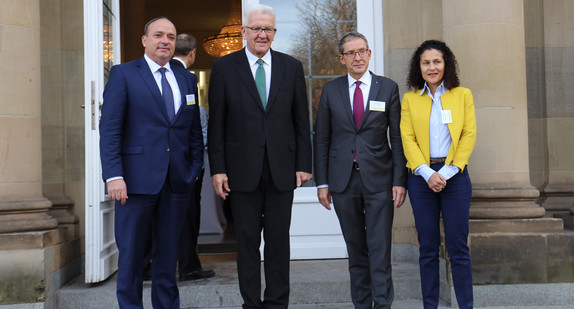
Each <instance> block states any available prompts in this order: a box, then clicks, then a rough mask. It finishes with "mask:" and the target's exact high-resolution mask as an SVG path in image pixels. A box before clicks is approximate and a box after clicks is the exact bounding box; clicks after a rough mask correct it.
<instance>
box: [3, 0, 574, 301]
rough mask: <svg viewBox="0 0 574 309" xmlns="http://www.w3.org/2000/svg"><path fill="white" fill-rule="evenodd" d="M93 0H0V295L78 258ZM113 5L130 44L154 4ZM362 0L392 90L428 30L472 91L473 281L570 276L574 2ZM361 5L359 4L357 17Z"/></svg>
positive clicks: (29, 294) (399, 231)
mask: <svg viewBox="0 0 574 309" xmlns="http://www.w3.org/2000/svg"><path fill="white" fill-rule="evenodd" d="M359 1H360V2H362V4H360V5H364V3H366V2H367V1H361V0H359ZM359 1H358V2H359ZM93 2H94V1H89V0H84V1H83V2H82V1H76V0H0V74H1V75H2V76H3V79H2V82H1V83H0V98H2V99H1V101H0V136H1V138H0V305H7V304H16V303H30V304H32V303H43V302H46V301H49V299H50V297H51V296H52V295H53V294H54V293H55V292H56V291H57V290H58V289H59V288H60V287H61V286H63V285H64V284H65V283H66V282H68V281H69V280H70V279H72V278H74V277H76V276H78V275H80V274H81V273H82V272H83V267H84V265H85V264H86V263H87V262H86V261H85V259H87V257H86V255H85V253H86V251H87V250H86V249H85V246H86V236H85V235H86V234H85V228H86V219H85V218H86V212H87V211H86V209H87V208H89V207H91V205H86V202H85V201H86V192H87V191H86V187H87V186H86V179H87V178H88V177H92V176H94V175H87V173H88V174H89V172H86V171H89V170H90V169H89V168H90V167H86V157H88V156H94V154H93V153H86V149H87V147H86V135H85V130H86V128H87V127H89V126H91V125H93V124H91V123H89V121H87V120H86V119H89V118H86V117H85V113H86V109H85V108H86V107H88V106H87V105H89V104H91V102H89V101H88V102H86V95H85V94H86V86H85V85H86V78H85V74H84V73H85V71H86V70H87V67H86V64H85V57H86V54H87V53H88V52H87V51H86V50H85V46H86V45H85V40H86V39H87V38H85V31H84V30H85V28H86V19H85V17H84V16H85V9H86V7H87V6H88V5H91V4H93ZM112 2H114V1H111V0H106V1H103V3H104V6H106V5H109V4H110V3H112ZM150 2H154V1H151V0H148V1H147V3H148V4H149V3H150ZM165 2H166V3H167V2H169V1H165ZM250 2H253V1H243V4H244V5H245V4H247V3H250ZM261 2H262V3H263V2H264V1H261ZM267 2H270V3H269V4H271V5H273V3H272V2H273V1H267ZM119 3H120V5H121V8H122V10H125V11H128V10H129V11H130V15H129V17H127V16H126V17H125V18H123V15H120V16H121V17H120V16H116V19H118V20H119V22H120V23H124V25H125V26H124V27H123V28H122V34H123V35H124V38H122V48H123V49H125V50H130V49H131V50H133V49H135V50H136V54H137V53H138V52H137V50H138V48H139V46H138V45H137V44H139V41H138V40H134V37H139V35H140V34H139V33H138V32H137V31H138V30H137V29H140V28H139V25H138V26H137V27H136V26H133V27H131V26H129V23H131V22H133V21H134V20H137V21H139V22H141V21H143V22H145V21H146V20H147V19H148V18H147V17H148V15H152V16H155V15H161V14H159V13H161V10H160V9H158V8H157V7H153V6H150V5H147V6H146V5H145V3H146V2H145V1H130V0H126V1H120V2H119ZM369 3H372V5H373V6H374V7H376V8H380V10H374V12H380V15H376V16H373V17H372V20H373V23H374V24H375V25H376V26H373V27H374V28H376V29H379V28H380V29H382V34H383V35H382V38H381V37H380V36H377V35H378V34H379V32H378V30H377V31H373V35H372V37H375V36H376V38H375V41H376V42H375V43H373V42H371V43H373V44H374V46H376V47H377V46H379V48H378V50H377V49H375V48H373V47H372V48H373V49H374V51H373V52H374V53H380V54H381V55H384V57H380V58H377V59H379V66H380V67H381V68H383V70H384V75H385V76H387V77H390V78H392V79H393V80H395V81H397V83H398V84H399V88H400V89H401V94H403V93H404V92H405V91H406V90H407V89H406V75H407V70H408V62H409V60H410V57H411V55H412V53H413V51H414V49H415V48H416V47H417V46H418V45H419V44H420V43H421V42H422V41H424V40H426V39H439V40H444V41H446V42H447V44H448V45H449V46H450V47H451V49H452V50H453V51H454V53H455V55H456V56H457V59H458V63H459V67H460V79H461V84H462V85H463V86H464V87H467V88H470V89H471V90H472V92H473V95H474V99H475V106H476V115H477V126H478V135H477V136H478V137H477V144H476V148H475V151H474V153H473V155H472V157H471V160H470V166H469V171H470V175H471V180H472V182H473V188H474V189H473V201H472V206H471V224H470V225H471V235H470V247H471V257H472V260H473V276H474V283H475V284H476V285H488V284H507V283H533V284H543V283H573V282H574V236H573V234H572V232H571V230H572V229H574V160H572V156H573V154H574V99H573V98H574V57H573V55H574V19H572V18H571V16H574V2H573V1H570V0H503V1H495V0H483V1H472V0H462V1H461V0H408V1H404V0H380V1H371V2H369ZM150 7H151V8H150ZM190 9H192V8H191V7H190ZM88 13H89V12H88ZM99 13H100V12H96V13H94V14H99ZM363 16H365V14H364V12H361V11H357V23H358V24H359V26H358V29H364V27H365V26H364V25H363V26H361V22H362V20H363V19H362V18H363ZM126 23H128V24H127V25H126ZM361 27H363V28H361ZM368 27H370V26H368ZM136 33H137V34H136ZM278 35H280V33H279V34H278ZM378 42H380V44H379V43H378ZM134 46H136V47H134ZM381 49H382V50H381ZM139 54H140V55H141V50H140V52H139ZM124 55H125V54H124ZM376 73H378V72H376ZM95 104H96V105H97V104H98V102H97V100H96V102H95ZM88 152H89V151H88ZM96 155H97V154H96ZM96 177H99V175H96ZM308 190H312V188H309V189H308ZM88 192H89V191H88ZM296 200H297V198H296ZM302 203H307V204H308V203H311V204H312V203H314V202H311V201H310V200H305V201H304V202H302ZM316 207H320V206H319V205H318V204H317V205H316ZM297 211H306V210H304V209H301V210H297ZM393 240H394V243H395V244H403V245H410V246H416V245H417V241H416V232H415V229H414V220H413V217H412V211H411V208H410V205H408V203H407V204H406V205H404V206H403V207H402V208H400V209H399V210H398V211H396V212H395V224H394V230H393ZM332 257H339V256H337V254H336V253H333V256H332ZM445 259H446V260H447V261H448V257H445Z"/></svg>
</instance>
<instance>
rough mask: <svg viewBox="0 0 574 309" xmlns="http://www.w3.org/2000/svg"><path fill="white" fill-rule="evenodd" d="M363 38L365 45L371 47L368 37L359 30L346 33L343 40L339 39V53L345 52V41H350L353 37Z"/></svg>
mask: <svg viewBox="0 0 574 309" xmlns="http://www.w3.org/2000/svg"><path fill="white" fill-rule="evenodd" d="M357 38H359V39H363V41H365V45H367V49H369V42H367V38H366V37H365V36H364V35H362V34H360V33H359V32H356V31H353V32H349V33H347V34H345V35H344V36H343V37H342V38H341V41H339V54H342V53H343V48H344V47H343V45H345V43H347V42H348V41H350V40H352V39H357Z"/></svg>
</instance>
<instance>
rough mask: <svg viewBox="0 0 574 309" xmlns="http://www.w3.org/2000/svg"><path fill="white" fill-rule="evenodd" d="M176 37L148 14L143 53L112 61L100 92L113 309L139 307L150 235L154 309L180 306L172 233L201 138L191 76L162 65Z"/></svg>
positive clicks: (195, 171) (197, 165)
mask: <svg viewBox="0 0 574 309" xmlns="http://www.w3.org/2000/svg"><path fill="white" fill-rule="evenodd" d="M175 39H176V30H175V26H174V25H173V24H172V23H171V22H170V21H169V20H168V19H167V18H164V17H162V18H156V19H152V20H151V21H150V22H148V23H147V24H146V26H145V28H144V35H143V36H142V44H143V46H144V48H145V55H144V57H143V58H141V59H139V60H135V61H132V62H128V63H125V64H121V65H117V66H114V67H112V69H111V71H110V78H109V81H108V83H107V84H106V88H105V90H104V104H103V108H102V115H101V122H100V156H101V160H102V170H103V179H104V180H105V181H106V183H107V188H108V194H109V196H110V198H112V199H114V200H116V207H115V237H116V242H117V246H118V249H119V270H118V279H117V280H118V283H117V297H118V303H119V305H120V308H143V304H142V275H143V264H142V261H143V259H144V251H145V246H146V243H147V241H148V238H149V237H151V238H152V239H153V241H152V243H153V244H154V245H153V250H152V251H153V253H152V260H153V266H152V280H153V282H152V304H153V307H154V308H179V292H178V289H177V283H176V278H175V271H176V263H177V251H178V240H179V231H180V228H181V223H182V218H183V217H184V214H185V211H186V205H187V201H188V199H189V195H190V189H191V188H192V186H193V184H194V182H195V181H196V179H197V177H198V176H199V173H200V171H201V166H202V164H203V157H202V149H203V140H202V134H201V124H200V120H199V108H198V106H197V77H195V76H194V75H192V74H190V73H189V72H187V71H186V70H184V69H181V68H179V67H174V66H170V65H169V60H170V59H171V58H172V56H173V53H174V47H175ZM149 231H151V233H150V232H149Z"/></svg>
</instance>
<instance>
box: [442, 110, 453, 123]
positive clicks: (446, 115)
mask: <svg viewBox="0 0 574 309" xmlns="http://www.w3.org/2000/svg"><path fill="white" fill-rule="evenodd" d="M441 117H442V123H443V124H447V123H452V115H451V114H450V109H447V110H444V111H442V112H441Z"/></svg>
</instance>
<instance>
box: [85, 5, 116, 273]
mask: <svg viewBox="0 0 574 309" xmlns="http://www.w3.org/2000/svg"><path fill="white" fill-rule="evenodd" d="M110 2H111V5H112V7H111V8H110V9H111V10H112V12H113V13H114V14H115V15H114V16H115V18H114V19H113V22H112V27H113V28H112V33H113V45H112V46H113V52H114V59H115V60H119V59H120V53H119V47H120V38H119V33H120V27H119V0H111V1H110ZM103 20H104V18H103V1H102V0H84V105H85V110H84V124H85V128H84V130H85V220H86V222H85V243H86V245H85V282H86V283H95V282H100V281H103V280H105V279H106V278H108V277H109V276H110V275H111V274H113V273H114V272H115V271H116V270H117V268H118V249H117V247H116V243H115V238H114V203H113V201H111V200H110V199H109V198H108V197H107V195H106V193H105V184H104V182H103V181H102V177H101V175H102V169H101V165H100V147H99V139H100V138H99V128H98V125H99V119H100V109H101V108H100V106H101V104H102V100H103V99H102V94H103V89H104V48H103V41H104V35H103V25H104V21H103Z"/></svg>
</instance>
